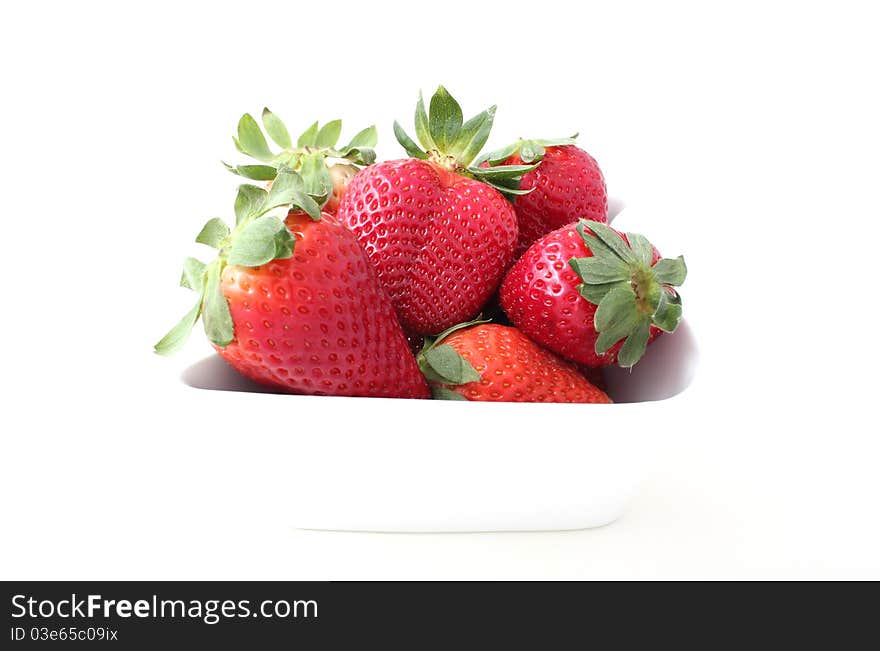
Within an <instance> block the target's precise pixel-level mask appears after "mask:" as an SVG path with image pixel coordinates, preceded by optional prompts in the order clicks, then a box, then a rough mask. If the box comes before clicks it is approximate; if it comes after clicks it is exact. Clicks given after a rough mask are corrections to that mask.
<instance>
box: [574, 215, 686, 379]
mask: <svg viewBox="0 0 880 651" xmlns="http://www.w3.org/2000/svg"><path fill="white" fill-rule="evenodd" d="M577 232H578V233H579V234H580V236H581V237H582V238H583V240H584V243H585V244H586V245H587V248H589V249H590V252H591V253H592V254H593V255H592V256H591V257H588V258H572V259H571V260H569V264H570V265H571V267H572V269H574V271H575V273H576V274H577V275H578V276H579V277H580V279H581V281H582V284H581V285H578V291H579V292H580V294H581V296H583V297H584V298H585V299H586V300H588V301H589V302H590V303H593V304H594V305H596V306H598V307H597V308H596V314H595V316H594V319H593V325H594V327H595V328H596V332H598V334H599V336H598V338H597V339H596V353H597V354H599V355H604V354H605V353H606V352H608V350H609V349H610V348H611V347H612V346H614V345H615V344H616V343H617V342H619V341H621V340H623V345H622V346H621V348H620V352H619V353H618V356H617V360H618V364H620V366H623V367H625V368H629V367H632V366H633V365H634V364H635V363H636V362H638V361H639V360H640V359H641V357H642V355H644V354H645V349H646V348H647V345H648V339H649V337H650V334H651V327H652V326H653V327H656V328H660V329H661V330H664V331H665V332H673V331H674V330H675V329H676V328H677V327H678V324H679V322H680V321H681V314H682V306H681V296H680V295H679V293H678V291H677V290H676V289H675V288H676V287H678V286H680V285H681V284H683V283H684V280H685V277H686V276H687V267H686V266H685V263H684V258H683V257H681V256H679V257H677V258H661V259H660V260H658V261H657V262H656V263H654V264H652V261H653V257H654V247H653V246H652V245H651V243H650V242H649V241H648V240H647V239H646V238H645V237H644V236H642V235H639V234H638V233H626V236H625V239H624V238H623V237H621V236H620V235H619V234H618V233H617V232H616V231H615V230H613V229H612V228H610V227H609V226H607V225H605V224H601V223H599V222H594V221H588V220H581V221H580V223H579V224H578V226H577Z"/></svg>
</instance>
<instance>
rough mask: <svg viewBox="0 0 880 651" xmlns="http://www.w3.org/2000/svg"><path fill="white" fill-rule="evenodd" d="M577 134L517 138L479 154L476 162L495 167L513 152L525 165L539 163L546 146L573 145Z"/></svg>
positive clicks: (545, 151)
mask: <svg viewBox="0 0 880 651" xmlns="http://www.w3.org/2000/svg"><path fill="white" fill-rule="evenodd" d="M577 137H578V134H574V135H573V136H571V137H570V138H538V139H535V140H517V141H516V142H514V143H512V144H510V145H507V146H506V147H502V148H501V149H496V150H495V151H492V152H489V153H488V154H484V155H482V156H480V158H479V159H478V160H477V163H478V164H480V163H488V165H489V166H491V167H495V166H497V165H501V164H502V163H504V161H506V160H507V159H508V158H510V157H511V156H513V155H514V154H516V155H518V156H519V158H520V160H521V161H522V162H523V163H525V164H526V165H531V164H534V163H540V162H541V161H542V160H543V158H544V154H546V153H547V147H560V146H562V145H573V144H575V143H576V142H577Z"/></svg>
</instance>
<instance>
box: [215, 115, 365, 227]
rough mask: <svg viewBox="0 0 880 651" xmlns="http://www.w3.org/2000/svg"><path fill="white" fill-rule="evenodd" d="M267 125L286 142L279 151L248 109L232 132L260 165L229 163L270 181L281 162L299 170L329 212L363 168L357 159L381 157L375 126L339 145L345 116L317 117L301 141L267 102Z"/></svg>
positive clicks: (239, 172) (241, 171) (252, 176)
mask: <svg viewBox="0 0 880 651" xmlns="http://www.w3.org/2000/svg"><path fill="white" fill-rule="evenodd" d="M261 117H262V122H263V128H264V129H265V130H266V133H268V134H269V137H270V138H271V139H272V140H273V141H275V143H276V144H278V145H279V146H280V147H281V151H280V152H278V153H274V152H273V151H272V150H271V149H270V147H269V143H268V142H267V141H266V137H265V136H264V135H263V131H262V130H261V129H260V126H259V125H258V124H257V121H256V120H255V119H254V118H253V116H251V115H250V114H249V113H245V114H244V115H242V116H241V119H240V120H239V121H238V135H237V136H236V137H233V139H232V140H233V141H234V142H235V147H236V149H238V150H239V151H240V152H241V153H243V154H246V155H248V156H250V157H251V158H254V159H256V160H258V161H260V162H261V164H258V165H237V166H233V165H228V164H227V163H223V164H224V165H225V166H226V169H228V170H229V171H230V172H232V173H233V174H237V175H239V176H243V177H245V178H247V179H251V180H253V181H268V185H267V189H268V188H269V187H271V183H272V179H274V178H275V174H276V173H277V171H278V169H279V168H282V167H284V168H288V169H292V170H294V171H296V172H299V173H300V176H301V177H302V179H303V181H305V185H306V189H307V190H308V192H309V194H311V195H312V196H313V197H314V198H315V200H316V201H317V203H318V205H319V207H321V208H322V209H323V210H324V212H329V213H332V214H336V210H337V209H338V207H339V201H340V199H341V198H342V195H343V194H344V193H345V190H346V187H347V186H348V183H349V181H351V179H352V178H353V177H354V175H355V174H357V172H358V171H359V168H358V167H356V165H370V164H372V163H373V162H374V161H375V160H376V152H375V151H373V147H375V146H376V141H377V136H376V127H374V126H372V127H368V128H366V129H364V130H363V131H361V132H360V133H358V134H357V135H356V136H355V137H354V138H352V140H351V142H350V143H348V144H347V145H346V146H345V147H339V148H337V147H336V143H337V141H338V140H339V134H340V132H341V131H342V120H333V121H331V122H328V123H327V124H325V125H324V126H322V127H321V128H318V123H317V122H315V123H314V124H312V125H311V126H310V127H309V128H308V129H306V130H305V131H304V132H303V134H302V135H301V136H300V137H299V138H298V139H297V141H296V145H294V144H293V140H292V139H291V137H290V133H289V132H288V130H287V127H286V126H285V125H284V123H283V122H282V121H281V119H280V118H279V117H278V116H277V115H275V114H274V113H272V111H270V110H269V109H268V108H264V109H263V114H262V116H261Z"/></svg>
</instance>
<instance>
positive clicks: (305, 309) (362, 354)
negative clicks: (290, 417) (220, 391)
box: [156, 168, 429, 398]
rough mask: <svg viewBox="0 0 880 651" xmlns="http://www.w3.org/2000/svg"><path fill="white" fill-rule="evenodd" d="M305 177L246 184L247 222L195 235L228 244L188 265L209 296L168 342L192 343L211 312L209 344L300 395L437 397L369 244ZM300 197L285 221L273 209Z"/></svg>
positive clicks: (245, 370)
mask: <svg viewBox="0 0 880 651" xmlns="http://www.w3.org/2000/svg"><path fill="white" fill-rule="evenodd" d="M304 187H305V182H304V181H303V180H302V179H301V178H300V177H299V176H298V175H297V174H296V173H295V172H292V171H291V170H289V169H287V168H280V169H279V170H278V174H277V176H276V178H275V182H274V183H273V185H272V189H271V190H270V191H269V192H267V191H265V190H263V189H262V188H258V187H256V186H252V185H243V186H241V187H240V188H239V192H238V197H237V198H236V202H235V213H236V226H235V228H234V229H231V230H230V229H229V228H228V227H227V226H226V225H225V224H224V223H223V222H222V221H221V220H219V219H212V220H211V221H209V222H208V223H207V224H206V225H205V227H204V228H203V229H202V232H201V233H200V234H199V236H198V238H197V239H196V241H197V242H200V243H203V244H208V245H210V246H213V247H214V248H217V249H219V255H218V257H217V259H216V260H214V261H213V262H211V263H210V264H207V265H205V264H204V263H202V262H199V261H198V260H195V259H194V258H189V259H188V260H187V261H186V263H185V264H184V276H183V280H182V281H181V284H183V285H185V286H187V287H189V288H191V289H194V290H196V292H197V293H198V294H199V298H198V301H197V302H196V305H195V306H194V307H193V309H192V310H191V311H190V312H189V314H187V315H186V316H185V317H184V318H183V319H182V320H181V321H180V323H179V324H178V325H177V326H176V327H175V328H174V329H173V330H172V331H171V332H169V333H168V335H166V336H165V337H164V338H163V339H162V340H161V341H160V342H159V343H158V344H157V345H156V352H158V353H161V354H169V353H171V352H174V351H175V350H176V349H178V348H179V347H180V346H182V345H183V344H184V343H185V341H186V338H187V336H188V335H189V332H190V331H191V330H192V328H193V326H194V325H195V322H196V321H197V320H198V319H199V316H201V317H202V320H203V322H204V325H205V332H206V334H207V335H208V339H209V340H210V341H211V343H212V344H213V345H214V347H215V349H216V350H217V352H218V353H219V354H220V355H221V356H222V357H223V358H224V359H225V360H226V361H227V362H229V364H231V365H232V366H233V367H234V368H235V369H236V370H237V371H239V372H240V373H241V374H242V375H245V376H247V377H249V378H251V379H253V380H255V381H257V382H259V383H261V384H265V385H268V386H272V387H274V388H276V389H279V390H282V391H287V392H291V393H306V394H314V395H342V396H386V397H400V398H427V397H428V396H429V393H428V387H427V384H426V383H425V379H424V378H423V377H422V375H421V373H420V371H419V368H418V366H417V364H416V360H415V357H414V356H413V354H412V353H411V352H410V350H409V348H408V345H407V342H406V339H405V338H404V334H403V331H402V330H401V328H400V325H399V324H398V323H397V321H396V319H395V316H394V309H393V308H392V306H391V303H390V302H389V300H388V297H387V295H386V294H385V292H384V291H383V290H382V288H381V287H380V286H379V284H378V282H377V281H376V277H375V275H374V274H373V271H372V268H371V267H370V264H369V262H368V260H367V258H366V255H365V254H364V252H363V250H362V249H361V247H360V245H359V244H358V243H357V240H356V239H355V237H354V234H352V233H351V231H349V230H348V229H347V228H345V227H344V226H343V225H342V224H341V223H339V221H338V220H337V219H336V217H335V216H333V215H330V214H329V213H321V212H319V211H318V210H317V204H316V202H315V201H314V199H313V197H309V196H308V194H307V192H306V191H305V189H304ZM289 204H293V205H294V206H295V207H300V208H306V209H307V210H308V213H307V212H305V211H303V210H291V211H290V212H288V213H287V216H286V219H285V221H283V222H282V221H281V219H279V217H277V216H274V215H271V214H268V213H269V211H270V210H271V209H272V208H275V207H278V206H286V205H289Z"/></svg>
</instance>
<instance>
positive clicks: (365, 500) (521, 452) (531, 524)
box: [183, 202, 697, 532]
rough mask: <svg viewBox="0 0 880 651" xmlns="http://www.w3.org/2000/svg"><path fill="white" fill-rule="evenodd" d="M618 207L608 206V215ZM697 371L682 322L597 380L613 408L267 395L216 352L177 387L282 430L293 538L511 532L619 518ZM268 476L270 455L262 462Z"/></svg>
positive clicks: (689, 335)
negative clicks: (307, 534) (313, 533)
mask: <svg viewBox="0 0 880 651" xmlns="http://www.w3.org/2000/svg"><path fill="white" fill-rule="evenodd" d="M620 207H621V204H620V203H619V202H613V203H612V211H613V214H616V213H617V212H619V210H620ZM696 361H697V348H696V344H695V340H694V336H693V333H692V332H691V330H690V328H689V327H688V324H687V323H686V322H683V323H682V324H681V325H680V326H679V329H678V330H677V331H676V332H675V333H674V334H672V335H664V336H663V337H660V338H659V339H658V340H657V341H655V342H654V343H652V344H651V346H650V347H649V348H648V352H647V353H646V355H645V357H644V358H643V359H642V360H641V361H640V362H639V363H638V364H637V365H636V366H635V368H634V369H633V370H632V371H625V370H623V369H619V368H614V369H609V370H608V372H607V381H608V393H609V394H610V395H611V397H612V398H613V399H614V400H615V403H616V404H613V405H562V404H534V403H520V404H512V403H475V402H445V401H422V400H392V399H384V398H329V397H314V396H290V395H279V394H273V393H270V392H268V391H267V390H266V389H263V388H261V387H259V386H257V385H255V384H253V383H251V382H249V381H248V380H246V379H244V378H243V377H241V376H239V375H238V374H237V373H235V372H234V371H233V370H232V369H231V368H230V367H228V366H227V365H226V363H225V362H223V360H221V359H220V358H219V357H218V356H212V357H210V358H207V359H205V360H202V361H201V362H198V363H197V364H195V365H193V366H191V367H189V368H188V369H186V371H185V372H184V374H183V380H184V382H185V383H186V384H188V385H189V386H190V387H194V388H198V389H207V390H217V391H234V392H246V394H245V395H242V394H241V393H238V394H237V395H236V396H235V397H234V400H233V397H232V396H230V398H229V399H228V401H226V402H228V403H234V405H233V404H230V409H235V410H248V411H250V412H253V413H259V414H260V415H261V418H260V419H259V420H260V422H265V423H271V424H273V425H272V427H276V428H277V427H278V424H279V423H290V426H289V431H285V432H284V433H283V436H284V440H283V444H281V445H279V446H278V447H277V449H275V450H267V454H270V455H278V454H281V455H285V456H286V457H288V458H285V459H284V467H285V468H286V469H288V470H289V476H288V477H287V478H286V479H285V481H284V485H285V486H287V487H288V488H289V492H288V493H287V495H289V500H285V502H284V503H287V504H289V516H288V514H285V515H284V516H282V517H289V518H290V520H291V522H292V523H293V524H294V525H295V526H297V527H299V528H305V529H334V530H356V531H447V532H453V531H525V530H548V529H581V528H587V527H597V526H601V525H604V524H607V523H609V522H612V521H613V520H615V519H617V518H618V517H620V515H621V514H622V513H623V512H624V510H625V508H626V505H627V502H628V501H629V500H630V498H631V497H632V496H633V494H634V493H635V491H636V489H637V488H638V485H639V483H640V481H641V478H642V477H643V469H644V465H645V463H646V461H647V460H649V459H650V458H651V456H652V451H653V450H654V449H656V448H655V446H656V445H657V444H658V442H659V438H658V437H662V431H663V428H662V427H659V428H658V427H657V424H658V423H663V422H670V414H671V412H672V411H677V410H676V409H674V407H675V404H676V403H677V402H678V401H680V400H681V399H680V398H676V396H677V395H678V394H680V393H681V392H682V391H684V389H685V388H686V387H687V386H688V385H689V384H690V382H691V379H692V376H693V371H694V369H695V365H696ZM269 465H271V466H272V467H274V468H277V459H275V460H273V463H272V464H269Z"/></svg>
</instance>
